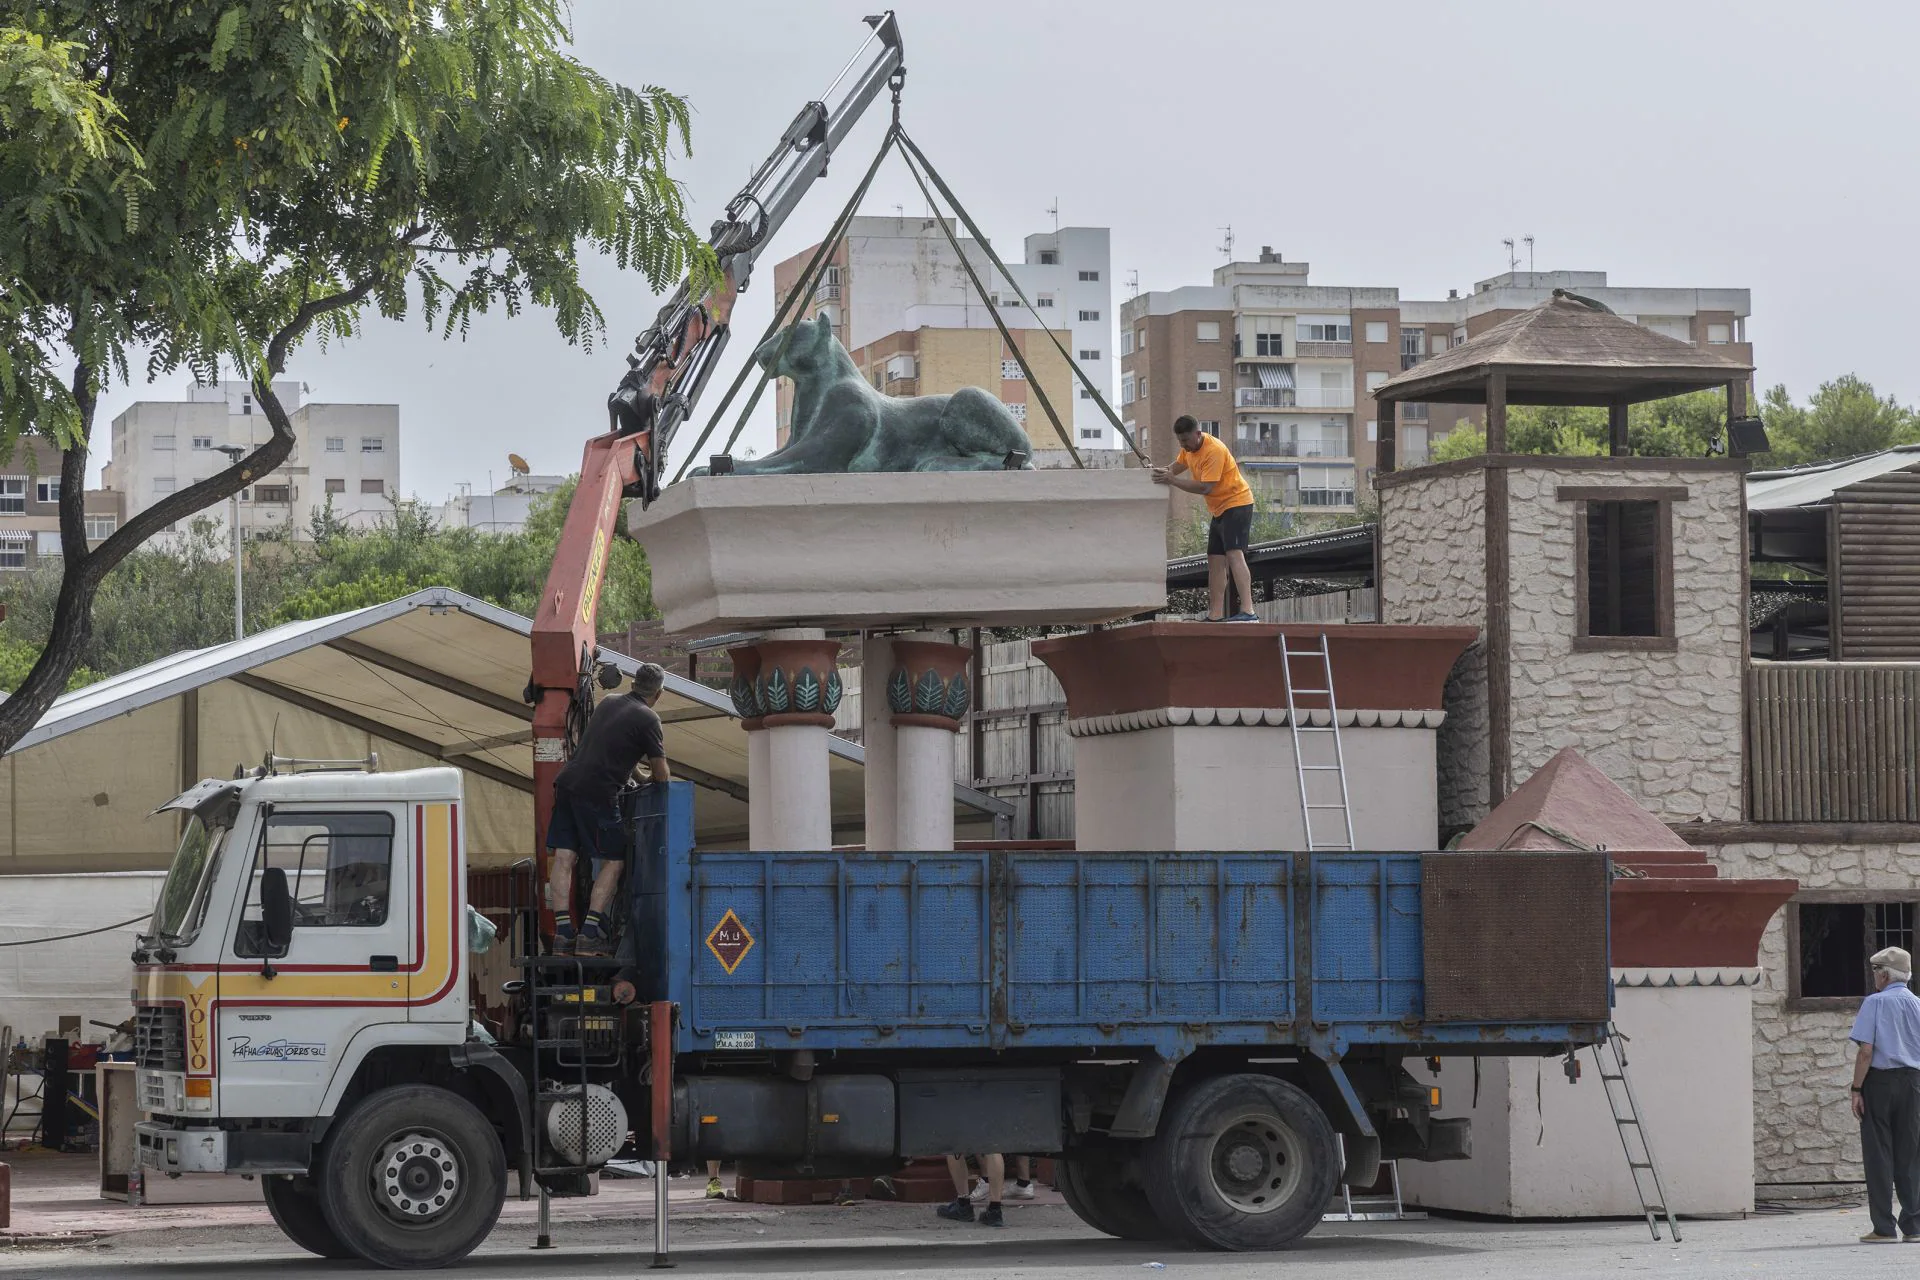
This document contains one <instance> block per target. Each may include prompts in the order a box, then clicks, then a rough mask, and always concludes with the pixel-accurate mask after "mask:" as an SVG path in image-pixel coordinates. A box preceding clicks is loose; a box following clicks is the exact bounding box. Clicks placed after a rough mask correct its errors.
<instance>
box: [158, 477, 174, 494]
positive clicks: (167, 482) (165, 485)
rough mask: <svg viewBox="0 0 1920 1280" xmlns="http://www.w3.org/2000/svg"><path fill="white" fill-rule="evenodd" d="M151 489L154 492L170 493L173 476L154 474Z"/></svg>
mask: <svg viewBox="0 0 1920 1280" xmlns="http://www.w3.org/2000/svg"><path fill="white" fill-rule="evenodd" d="M153 491H154V492H155V493H172V492H173V477H172V476H155V477H154V478H153Z"/></svg>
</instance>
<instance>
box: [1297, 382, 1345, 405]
mask: <svg viewBox="0 0 1920 1280" xmlns="http://www.w3.org/2000/svg"><path fill="white" fill-rule="evenodd" d="M1294 400H1295V402H1296V407H1297V408H1301V409H1351V408H1353V387H1352V386H1351V385H1348V386H1344V387H1302V388H1300V390H1298V391H1297V392H1295V393H1294Z"/></svg>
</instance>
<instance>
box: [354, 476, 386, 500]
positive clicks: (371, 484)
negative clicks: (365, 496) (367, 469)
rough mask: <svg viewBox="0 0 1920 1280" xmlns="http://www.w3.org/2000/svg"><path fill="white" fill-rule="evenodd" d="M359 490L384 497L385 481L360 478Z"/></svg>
mask: <svg viewBox="0 0 1920 1280" xmlns="http://www.w3.org/2000/svg"><path fill="white" fill-rule="evenodd" d="M360 492H361V493H370V494H373V495H374V496H375V497H385V496H386V493H387V486H386V482H385V481H381V480H362V481H361V482H360Z"/></svg>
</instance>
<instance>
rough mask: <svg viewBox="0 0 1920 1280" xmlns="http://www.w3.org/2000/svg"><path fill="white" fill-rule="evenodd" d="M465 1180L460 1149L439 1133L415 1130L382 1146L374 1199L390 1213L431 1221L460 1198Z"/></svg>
mask: <svg viewBox="0 0 1920 1280" xmlns="http://www.w3.org/2000/svg"><path fill="white" fill-rule="evenodd" d="M464 1181H465V1177H464V1176H463V1174H462V1172H461V1169H460V1153H459V1152H458V1151H457V1150H455V1149H454V1146H453V1144H452V1143H451V1142H448V1141H447V1140H446V1139H445V1138H444V1137H442V1136H440V1135H439V1134H437V1133H428V1132H421V1131H412V1132H408V1133H406V1134H404V1135H403V1136H401V1137H398V1138H395V1139H394V1140H393V1141H391V1142H389V1143H387V1145H386V1146H385V1147H384V1148H382V1149H381V1152H380V1159H379V1160H377V1161H375V1162H374V1166H373V1199H374V1202H375V1203H376V1204H378V1205H379V1206H380V1207H381V1208H382V1209H383V1210H385V1211H386V1213H387V1216H389V1217H391V1218H393V1219H395V1220H397V1221H400V1222H406V1223H420V1222H431V1221H433V1220H434V1219H435V1218H437V1217H439V1216H440V1215H442V1214H444V1213H446V1212H447V1210H449V1209H451V1208H452V1207H453V1206H454V1204H455V1203H456V1202H457V1201H458V1200H459V1196H460V1187H461V1184H462V1183H463V1182H464Z"/></svg>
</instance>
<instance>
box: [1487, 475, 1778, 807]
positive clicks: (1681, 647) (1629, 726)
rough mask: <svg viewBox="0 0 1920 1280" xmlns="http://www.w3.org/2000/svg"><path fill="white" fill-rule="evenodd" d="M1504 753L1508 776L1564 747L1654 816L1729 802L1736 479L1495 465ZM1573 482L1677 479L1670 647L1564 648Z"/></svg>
mask: <svg viewBox="0 0 1920 1280" xmlns="http://www.w3.org/2000/svg"><path fill="white" fill-rule="evenodd" d="M1507 483H1508V487H1509V493H1510V504H1509V508H1508V511H1509V516H1508V522H1509V529H1510V533H1509V546H1510V548H1511V569H1510V572H1509V580H1510V584H1511V586H1510V594H1509V599H1510V600H1511V602H1512V615H1511V616H1512V644H1511V654H1512V662H1511V670H1512V680H1511V688H1512V698H1513V703H1512V706H1513V713H1512V726H1513V729H1512V742H1513V747H1512V752H1513V754H1512V759H1513V780H1514V782H1515V784H1516V785H1517V784H1518V783H1520V782H1523V781H1525V780H1526V779H1527V778H1528V777H1529V776H1531V775H1532V774H1533V772H1534V770H1536V769H1538V768H1539V767H1540V766H1541V765H1543V764H1545V763H1546V762H1547V760H1548V759H1549V758H1550V757H1551V756H1552V755H1553V754H1554V753H1555V752H1556V751H1559V750H1560V749H1561V748H1562V747H1575V748H1577V749H1578V750H1579V751H1580V753H1581V754H1582V755H1584V756H1585V757H1586V758H1587V759H1588V760H1589V761H1590V762H1591V763H1592V764H1593V765H1594V766H1595V767H1597V768H1598V769H1600V771H1601V772H1603V773H1605V774H1606V775H1607V776H1608V777H1609V778H1612V779H1613V780H1614V781H1615V782H1617V783H1619V784H1620V786H1621V787H1623V788H1624V789H1625V790H1626V791H1627V793H1628V794H1629V795H1631V796H1633V798H1634V799H1636V800H1638V801H1639V802H1640V803H1641V804H1643V805H1645V806H1646V807H1647V808H1648V809H1649V810H1650V811H1652V812H1653V813H1654V814H1655V815H1656V816H1657V817H1659V818H1661V819H1663V820H1665V821H1668V822H1688V821H1693V820H1705V821H1718V822H1724V821H1737V820H1739V818H1740V817H1741V816H1742V813H1741V763H1742V762H1741V739H1740V734H1741V728H1740V710H1741V708H1740V701H1741V674H1742V667H1743V665H1744V663H1745V661H1746V643H1747V632H1746V602H1745V601H1744V600H1743V599H1742V598H1741V584H1742V579H1741V559H1742V557H1743V555H1744V554H1745V543H1744V536H1743V531H1742V529H1741V527H1740V511H1741V486H1742V484H1743V483H1744V481H1743V479H1742V477H1741V476H1740V475H1739V474H1738V473H1736V472H1732V471H1711V472H1702V471H1675V472H1663V471H1661V470H1659V469H1655V468H1649V467H1647V466H1644V465H1642V466H1636V467H1634V468H1632V469H1626V468H1622V469H1620V470H1618V471H1615V470H1611V469H1607V470H1594V469H1574V468H1566V469H1556V468H1552V467H1548V466H1534V465H1528V466H1526V467H1520V468H1514V469H1512V470H1510V471H1509V472H1508V481H1507ZM1562 485H1567V486H1577V487H1580V488H1599V487H1614V486H1618V487H1623V488H1630V487H1644V486H1655V485H1657V486H1674V485H1680V486H1684V487H1685V488H1686V489H1687V491H1688V496H1687V498H1686V499H1685V500H1684V501H1676V502H1674V503H1673V574H1674V584H1673V624H1674V634H1675V636H1676V638H1677V641H1678V648H1677V649H1676V650H1675V651H1672V652H1647V651H1640V650H1631V651H1619V650H1609V651H1602V652H1597V653H1576V652H1574V651H1573V635H1574V630H1575V625H1576V624H1575V603H1576V601H1575V558H1576V556H1577V555H1579V554H1583V552H1582V551H1581V550H1580V549H1577V548H1576V547H1575V546H1574V522H1575V517H1576V515H1577V504H1576V503H1573V502H1560V501H1558V500H1557V499H1556V497H1555V491H1556V490H1557V489H1558V488H1559V487H1560V486H1562Z"/></svg>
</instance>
